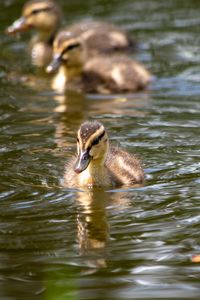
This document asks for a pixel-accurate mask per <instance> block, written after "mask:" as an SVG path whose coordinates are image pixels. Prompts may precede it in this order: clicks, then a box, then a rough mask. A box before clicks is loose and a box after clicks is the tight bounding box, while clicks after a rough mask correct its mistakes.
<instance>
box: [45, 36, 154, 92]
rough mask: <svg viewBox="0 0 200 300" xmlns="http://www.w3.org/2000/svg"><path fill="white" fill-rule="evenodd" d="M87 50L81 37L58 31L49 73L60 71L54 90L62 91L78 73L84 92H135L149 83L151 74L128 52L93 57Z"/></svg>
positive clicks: (56, 77) (53, 85) (48, 69)
mask: <svg viewBox="0 0 200 300" xmlns="http://www.w3.org/2000/svg"><path fill="white" fill-rule="evenodd" d="M87 50H88V49H87V46H86V45H85V43H84V41H83V39H82V38H81V37H80V36H77V35H74V34H73V33H71V32H66V31H60V32H59V33H58V35H57V36H56V38H55V40H54V43H53V52H54V55H53V60H52V62H51V64H50V65H49V66H48V67H47V72H53V71H56V70H58V72H57V74H56V76H55V78H54V80H53V83H52V87H53V88H54V89H55V90H57V91H59V92H63V91H64V90H65V87H66V85H67V84H68V83H69V82H72V81H73V80H74V79H76V78H77V77H78V76H79V77H80V83H81V84H80V88H81V89H82V91H84V92H97V93H102V94H106V93H107V94H108V93H121V92H135V91H138V90H142V89H144V88H146V87H147V85H148V84H149V83H150V81H151V75H150V73H149V72H148V71H147V70H146V69H145V67H144V66H143V65H142V64H140V63H139V62H136V61H134V60H132V59H131V58H129V57H127V56H125V55H116V56H107V55H98V56H95V57H90V56H89V54H88V51H87ZM77 66H79V67H78V68H77Z"/></svg>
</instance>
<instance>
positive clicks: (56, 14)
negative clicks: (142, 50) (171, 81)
mask: <svg viewBox="0 0 200 300" xmlns="http://www.w3.org/2000/svg"><path fill="white" fill-rule="evenodd" d="M62 19H63V18H62V12H61V9H60V7H59V6H58V4H57V3H55V2H53V0H30V1H28V2H27V3H26V4H25V5H24V7H23V9H22V16H21V18H19V19H18V20H16V21H15V22H14V23H13V24H12V25H11V26H9V27H8V28H7V33H8V34H16V33H17V32H23V31H27V30H29V29H32V28H33V29H35V30H36V31H37V34H36V35H35V36H34V37H33V38H32V40H31V45H30V48H31V57H32V62H33V64H35V65H37V66H40V67H42V66H46V65H47V64H48V63H49V60H50V59H51V55H52V43H53V40H54V38H55V35H56V33H57V32H58V29H59V28H60V26H61V22H62ZM66 30H67V31H72V32H74V33H75V34H78V35H81V36H82V38H83V39H84V40H85V42H86V43H87V44H88V48H89V49H90V55H94V54H96V53H107V52H115V51H126V50H130V49H131V50H133V49H134V48H136V43H135V42H134V41H133V39H131V38H130V37H129V36H128V34H127V33H126V32H125V31H123V30H122V29H120V28H118V27H117V26H115V25H113V24H109V23H106V22H99V21H97V22H96V21H82V22H79V23H77V24H74V25H71V26H69V27H68V28H66Z"/></svg>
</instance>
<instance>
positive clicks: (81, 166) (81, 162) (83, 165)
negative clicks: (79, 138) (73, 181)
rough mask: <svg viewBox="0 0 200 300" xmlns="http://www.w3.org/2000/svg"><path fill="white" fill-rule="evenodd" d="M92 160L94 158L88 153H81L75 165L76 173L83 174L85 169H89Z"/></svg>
mask: <svg viewBox="0 0 200 300" xmlns="http://www.w3.org/2000/svg"><path fill="white" fill-rule="evenodd" d="M91 158H92V157H91V156H90V155H89V153H88V151H84V152H81V153H80V155H79V156H78V159H77V161H76V163H75V166H74V171H75V172H76V173H77V174H79V173H81V172H83V171H84V170H85V169H87V167H88V165H89V163H90V161H91Z"/></svg>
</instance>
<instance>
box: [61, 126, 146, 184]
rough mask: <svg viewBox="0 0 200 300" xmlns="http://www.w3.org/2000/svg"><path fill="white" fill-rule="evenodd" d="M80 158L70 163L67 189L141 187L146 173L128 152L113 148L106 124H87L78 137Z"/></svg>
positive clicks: (66, 182)
mask: <svg viewBox="0 0 200 300" xmlns="http://www.w3.org/2000/svg"><path fill="white" fill-rule="evenodd" d="M77 154H78V156H77V157H73V158H72V160H71V161H69V162H68V163H67V164H66V169H65V175H64V182H65V185H66V186H69V187H70V186H71V187H74V186H75V187H81V186H85V187H88V188H92V187H95V186H120V185H131V184H132V185H133V184H141V183H143V181H144V172H143V169H142V167H141V164H140V162H139V160H138V159H137V158H136V157H135V156H134V155H133V154H129V153H128V152H126V151H125V150H122V149H120V148H118V147H113V146H110V147H109V141H108V135H107V133H106V131H105V128H104V126H103V124H101V123H100V122H97V121H93V122H85V123H83V124H82V125H81V127H80V129H79V130H78V134H77Z"/></svg>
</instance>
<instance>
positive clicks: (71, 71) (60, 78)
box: [52, 65, 82, 93]
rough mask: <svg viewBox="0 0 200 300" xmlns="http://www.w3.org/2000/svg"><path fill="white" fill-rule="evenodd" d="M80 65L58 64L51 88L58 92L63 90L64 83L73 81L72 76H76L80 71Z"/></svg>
mask: <svg viewBox="0 0 200 300" xmlns="http://www.w3.org/2000/svg"><path fill="white" fill-rule="evenodd" d="M81 70H82V67H80V66H76V67H69V68H66V67H65V66H64V65H62V66H60V68H59V70H58V73H57V74H56V75H55V77H54V78H53V81H52V88H53V89H54V90H56V91H58V92H61V93H62V92H64V91H65V87H66V84H67V83H68V82H70V81H73V79H74V78H78V77H79V75H80V73H81Z"/></svg>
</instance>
